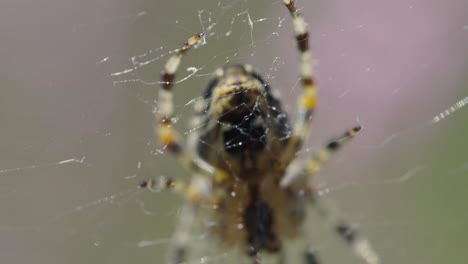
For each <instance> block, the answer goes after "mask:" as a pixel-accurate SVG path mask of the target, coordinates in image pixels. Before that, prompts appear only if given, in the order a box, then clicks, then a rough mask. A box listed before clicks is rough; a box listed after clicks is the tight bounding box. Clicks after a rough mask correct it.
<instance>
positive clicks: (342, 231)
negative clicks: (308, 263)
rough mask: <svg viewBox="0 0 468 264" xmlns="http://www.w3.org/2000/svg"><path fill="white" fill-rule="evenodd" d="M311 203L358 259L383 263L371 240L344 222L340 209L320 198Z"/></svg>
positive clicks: (375, 263)
mask: <svg viewBox="0 0 468 264" xmlns="http://www.w3.org/2000/svg"><path fill="white" fill-rule="evenodd" d="M311 201H312V205H313V208H314V209H316V210H317V211H318V213H319V215H320V216H321V217H322V218H323V219H324V220H325V222H326V223H327V224H328V225H330V226H331V227H332V228H333V229H334V230H335V232H336V234H337V235H338V236H339V237H340V238H341V239H342V240H343V241H344V242H346V244H348V245H349V246H350V247H351V249H352V250H353V252H354V254H355V255H356V256H357V257H359V258H360V259H361V260H362V261H363V262H364V263H366V264H380V263H381V262H380V259H379V256H378V255H377V253H376V252H375V251H374V249H373V248H372V246H371V244H370V242H369V240H368V239H367V238H366V237H364V236H362V235H360V234H359V232H358V230H356V228H354V227H352V226H351V225H350V224H349V223H348V222H347V221H346V220H344V218H343V217H342V216H341V214H340V212H339V210H338V209H336V208H335V207H333V206H332V205H330V204H328V203H326V202H325V200H323V199H320V198H319V197H318V196H314V197H313V198H312V200H311ZM312 263H313V262H312Z"/></svg>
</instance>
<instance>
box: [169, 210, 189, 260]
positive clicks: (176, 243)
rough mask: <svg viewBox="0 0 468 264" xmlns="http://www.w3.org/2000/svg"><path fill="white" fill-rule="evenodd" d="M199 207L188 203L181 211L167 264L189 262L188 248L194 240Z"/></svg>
mask: <svg viewBox="0 0 468 264" xmlns="http://www.w3.org/2000/svg"><path fill="white" fill-rule="evenodd" d="M196 211H197V207H196V206H195V205H193V204H190V203H186V204H185V205H184V206H183V208H182V211H181V214H180V217H179V223H178V226H177V229H176V232H175V234H174V236H173V238H172V243H171V249H170V250H169V254H168V256H167V258H166V263H167V264H181V263H185V262H186V261H187V255H188V247H189V245H190V243H191V240H192V239H193V234H192V233H193V232H192V231H193V230H192V228H193V225H194V223H195V221H196Z"/></svg>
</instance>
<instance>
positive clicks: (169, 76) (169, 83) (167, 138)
mask: <svg viewBox="0 0 468 264" xmlns="http://www.w3.org/2000/svg"><path fill="white" fill-rule="evenodd" d="M202 38H203V34H197V35H195V36H193V37H191V38H189V39H188V40H187V42H185V43H184V44H183V45H182V47H181V48H179V49H178V50H177V52H176V53H175V54H174V55H172V56H171V57H170V58H169V59H168V60H167V62H166V64H165V66H164V70H163V72H162V73H161V88H160V89H159V92H158V98H159V111H155V116H156V120H157V122H158V123H157V125H156V127H155V130H156V132H157V134H158V139H159V143H160V144H161V145H162V146H164V147H165V148H166V149H167V150H168V151H169V152H171V153H172V154H173V155H174V156H175V157H176V158H177V160H178V161H179V163H180V164H181V165H182V166H183V167H185V168H187V169H191V170H192V171H195V172H196V173H202V174H205V175H206V174H208V175H213V174H214V173H215V169H214V168H213V167H212V166H211V165H209V164H208V163H206V162H205V161H203V160H202V159H200V158H199V157H196V156H193V155H190V154H189V153H188V152H187V151H186V148H185V146H184V144H183V143H182V141H181V136H180V134H179V133H178V132H177V131H176V130H174V129H173V125H174V119H173V115H174V95H173V92H172V88H173V85H174V78H175V74H176V72H177V70H178V69H179V66H180V62H181V61H182V58H183V57H184V55H185V54H186V53H187V51H188V50H190V49H191V48H192V47H194V46H195V45H196V44H197V43H199V42H200V40H202Z"/></svg>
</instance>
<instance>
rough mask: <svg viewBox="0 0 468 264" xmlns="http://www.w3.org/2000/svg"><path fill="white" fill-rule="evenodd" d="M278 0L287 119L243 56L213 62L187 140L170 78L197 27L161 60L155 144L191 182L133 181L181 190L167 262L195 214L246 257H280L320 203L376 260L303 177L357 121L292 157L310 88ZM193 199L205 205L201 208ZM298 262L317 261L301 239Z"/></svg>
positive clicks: (304, 43) (373, 260)
mask: <svg viewBox="0 0 468 264" xmlns="http://www.w3.org/2000/svg"><path fill="white" fill-rule="evenodd" d="M283 2H284V4H285V6H286V7H287V9H288V10H289V12H290V14H291V17H292V21H293V25H294V33H295V36H296V41H297V45H298V51H299V72H300V73H299V77H300V79H301V85H302V92H301V94H300V96H299V98H298V103H297V110H296V118H295V120H294V123H293V125H292V126H291V125H290V124H289V120H288V117H287V114H286V113H285V112H284V111H283V109H282V107H281V101H280V99H279V97H278V96H277V95H276V94H275V92H274V90H272V88H270V86H269V85H268V84H267V83H266V82H265V81H264V80H263V79H262V78H261V77H260V76H259V75H258V74H257V73H255V72H254V71H253V68H252V66H250V65H231V66H225V67H223V68H221V69H219V70H217V71H216V77H215V78H214V79H213V80H212V81H211V82H210V84H209V86H208V88H207V89H206V91H205V93H204V96H203V98H201V99H200V100H198V101H197V102H196V103H195V104H194V106H195V117H194V119H193V120H194V121H193V124H192V125H193V127H196V128H197V129H196V130H195V131H194V132H192V133H190V134H189V137H188V140H187V142H188V143H187V145H188V148H186V147H185V146H184V144H183V143H182V141H181V136H180V134H179V133H178V132H177V131H176V130H174V129H173V123H172V122H173V119H172V117H173V108H174V105H173V93H172V89H173V84H174V82H173V80H174V76H175V73H176V71H177V69H178V67H179V65H180V62H181V59H182V57H183V56H184V55H185V54H186V52H187V51H188V50H189V49H191V48H192V47H193V46H195V45H197V44H198V43H199V41H200V40H201V39H202V38H203V35H202V34H198V35H195V36H193V37H191V38H190V39H188V41H187V42H186V43H185V44H184V45H183V46H182V47H181V48H180V49H179V50H178V52H177V53H176V54H174V55H172V56H171V57H170V58H169V60H168V61H167V63H166V65H165V69H164V71H163V73H162V77H161V79H162V81H161V84H162V85H161V86H162V87H161V89H160V90H159V111H158V113H156V116H157V121H158V125H157V126H156V132H157V134H158V138H159V141H160V144H162V145H163V146H165V149H166V150H167V151H169V152H170V153H172V154H173V155H174V156H175V158H176V159H177V160H178V161H179V162H180V164H181V165H182V166H184V167H185V168H187V169H188V170H190V171H191V172H192V173H193V177H192V180H191V182H190V183H185V182H183V181H178V180H172V179H168V178H164V177H160V178H157V179H155V180H150V181H145V182H143V183H141V184H140V187H145V188H150V189H153V190H154V189H156V190H160V189H168V188H170V189H174V190H176V191H178V192H181V193H182V194H183V195H184V196H185V199H186V203H185V205H184V207H183V210H182V214H181V216H180V222H179V225H178V228H177V230H176V232H175V234H174V237H173V240H172V246H171V248H172V249H171V251H170V252H169V255H168V258H167V263H168V264H180V263H185V262H186V261H188V260H187V256H188V255H189V252H188V248H189V244H190V243H191V242H190V241H191V240H192V238H191V237H190V234H191V233H192V230H193V229H194V226H196V225H197V224H196V223H195V221H199V222H200V223H199V226H201V227H202V228H203V229H206V230H207V231H208V233H210V235H211V236H212V237H213V239H215V240H216V241H217V242H219V244H221V245H222V246H224V247H226V248H229V247H237V248H239V249H240V250H241V252H243V253H242V254H244V255H245V256H246V258H247V259H251V260H252V262H253V263H261V255H262V253H271V254H274V255H277V256H278V263H283V262H284V258H283V255H284V250H283V249H284V243H285V241H287V240H290V239H295V238H297V237H299V236H304V234H305V233H306V232H304V230H303V223H304V221H307V218H306V214H305V212H306V208H309V207H312V208H313V209H316V210H317V211H318V212H319V215H320V216H322V217H323V218H324V219H325V220H326V221H327V222H328V223H329V224H330V226H331V227H332V228H333V229H334V231H335V233H336V234H337V235H338V236H340V237H341V238H342V239H343V240H344V241H345V242H346V243H347V244H348V245H349V246H350V247H351V249H352V250H353V252H354V253H355V254H356V255H357V256H358V257H359V258H360V259H361V260H362V261H363V263H366V264H379V263H380V261H379V258H378V256H377V254H376V253H375V252H374V251H373V249H372V248H371V246H370V243H369V242H368V241H367V239H366V238H364V237H362V236H360V235H359V234H358V232H357V231H356V230H355V229H354V228H352V227H351V226H350V225H349V224H347V223H346V221H344V219H343V218H342V217H341V216H340V215H339V213H338V211H337V210H334V209H333V208H331V207H330V206H328V205H327V204H325V203H324V201H323V199H322V198H320V197H319V196H318V195H317V190H315V189H314V186H313V185H312V184H311V182H312V181H311V178H312V176H313V175H315V174H316V173H317V171H318V170H319V168H320V167H321V165H323V163H324V162H325V161H327V160H328V158H329V157H330V155H331V154H332V153H333V152H335V151H336V150H338V149H339V148H340V146H342V145H343V144H344V143H345V142H346V141H348V140H349V139H351V138H352V137H354V136H355V135H356V134H357V133H358V132H359V131H360V129H361V127H360V126H357V127H355V128H352V129H350V130H348V131H346V132H345V133H344V134H342V135H341V136H339V137H336V138H334V139H333V140H331V141H330V142H329V143H328V144H326V145H325V146H324V148H323V149H321V150H320V151H318V152H317V154H316V155H313V156H312V157H311V158H310V159H309V160H305V161H302V160H298V159H296V153H297V151H298V150H300V148H301V147H302V143H303V142H304V139H305V137H306V136H307V134H308V131H309V126H310V121H309V120H310V119H311V117H312V113H313V110H314V108H315V104H316V88H315V84H314V81H313V75H312V68H311V66H310V54H309V47H308V40H309V36H308V32H307V27H306V23H305V22H304V20H303V18H302V16H301V15H300V14H299V12H298V11H297V9H296V7H295V5H294V2H293V1H290V0H284V1H283ZM202 208H210V210H209V212H208V213H207V210H203V213H202V210H201V209H202ZM306 241H309V238H307V239H306ZM303 263H305V264H318V263H320V261H319V258H318V257H317V254H316V251H315V250H313V246H312V245H310V244H309V245H305V248H304V256H303Z"/></svg>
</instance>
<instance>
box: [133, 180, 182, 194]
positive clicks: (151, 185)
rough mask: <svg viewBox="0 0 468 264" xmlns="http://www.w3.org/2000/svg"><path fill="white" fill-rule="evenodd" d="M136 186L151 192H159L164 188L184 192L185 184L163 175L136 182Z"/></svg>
mask: <svg viewBox="0 0 468 264" xmlns="http://www.w3.org/2000/svg"><path fill="white" fill-rule="evenodd" d="M138 188H141V189H148V190H150V191H152V192H160V191H164V190H174V191H176V192H185V191H186V189H187V184H186V183H185V182H184V181H181V180H174V179H171V178H168V177H165V176H161V177H158V178H155V179H150V180H144V181H142V182H140V183H139V184H138Z"/></svg>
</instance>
